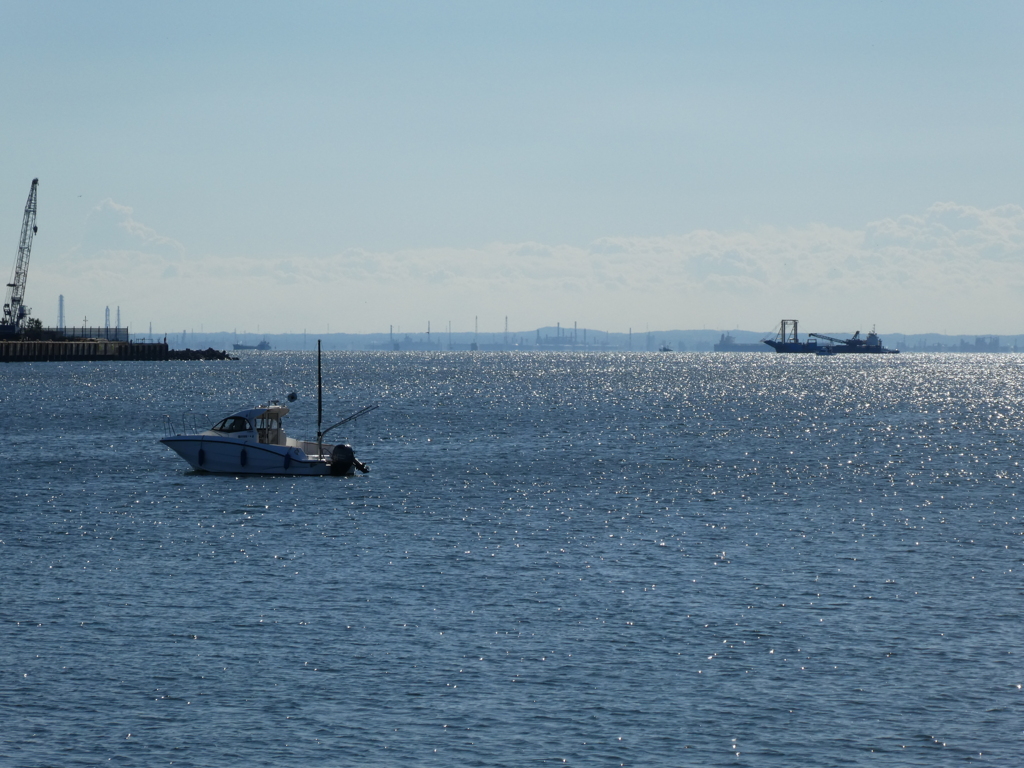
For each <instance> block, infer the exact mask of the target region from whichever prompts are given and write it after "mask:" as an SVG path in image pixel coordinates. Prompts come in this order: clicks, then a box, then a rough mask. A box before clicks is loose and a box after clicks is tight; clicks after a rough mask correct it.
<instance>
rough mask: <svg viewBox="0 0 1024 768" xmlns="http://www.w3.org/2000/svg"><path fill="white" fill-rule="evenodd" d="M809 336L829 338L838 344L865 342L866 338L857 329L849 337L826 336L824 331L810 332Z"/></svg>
mask: <svg viewBox="0 0 1024 768" xmlns="http://www.w3.org/2000/svg"><path fill="white" fill-rule="evenodd" d="M807 335H808V336H814V337H816V338H819V339H827V340H828V341H834V342H835V343H836V344H851V345H857V344H863V343H864V340H863V339H861V338H860V331H857V332H856V333H855V334H853V336H852V337H851V338H849V339H837V338H836V337H835V336H826V335H825V334H824V333H809V334H807Z"/></svg>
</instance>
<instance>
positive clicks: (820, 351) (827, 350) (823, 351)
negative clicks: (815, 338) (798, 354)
mask: <svg viewBox="0 0 1024 768" xmlns="http://www.w3.org/2000/svg"><path fill="white" fill-rule="evenodd" d="M835 353H836V350H835V348H834V347H824V346H823V347H818V348H817V349H816V350H814V354H816V355H818V356H819V357H829V356H831V355H834V354H835Z"/></svg>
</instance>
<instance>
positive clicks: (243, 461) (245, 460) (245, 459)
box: [238, 448, 249, 467]
mask: <svg viewBox="0 0 1024 768" xmlns="http://www.w3.org/2000/svg"><path fill="white" fill-rule="evenodd" d="M238 461H239V463H241V465H242V466H243V467H244V466H245V465H246V464H248V463H249V454H248V453H246V452H245V448H243V449H242V455H241V456H239V457H238Z"/></svg>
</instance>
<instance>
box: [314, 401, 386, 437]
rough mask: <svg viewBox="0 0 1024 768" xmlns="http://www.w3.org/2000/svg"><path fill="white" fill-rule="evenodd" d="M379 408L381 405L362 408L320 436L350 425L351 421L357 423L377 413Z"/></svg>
mask: <svg viewBox="0 0 1024 768" xmlns="http://www.w3.org/2000/svg"><path fill="white" fill-rule="evenodd" d="M378 408H380V406H379V405H367V406H365V407H363V408H360V409H359V410H358V411H356V412H355V413H353V414H352V415H351V416H346V417H345V418H344V419H342V420H341V421H339V422H338V423H337V424H332V425H331V426H329V427H328V428H327V429H325V430H324V431H323V432H321V433H320V435H321V436H323V435H326V434H327V433H328V432H330V431H331V430H332V429H334V428H335V427H340V426H341V425H342V424H348V423H349V422H350V421H355V420H356V419H358V418H359V417H360V416H365V415H366V414H368V413H369V412H370V411H375V410H377V409H378Z"/></svg>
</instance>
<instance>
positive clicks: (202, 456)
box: [199, 448, 206, 467]
mask: <svg viewBox="0 0 1024 768" xmlns="http://www.w3.org/2000/svg"><path fill="white" fill-rule="evenodd" d="M205 463H206V451H204V450H203V449H202V448H200V449H199V466H200V467H201V466H203V464H205Z"/></svg>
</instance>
